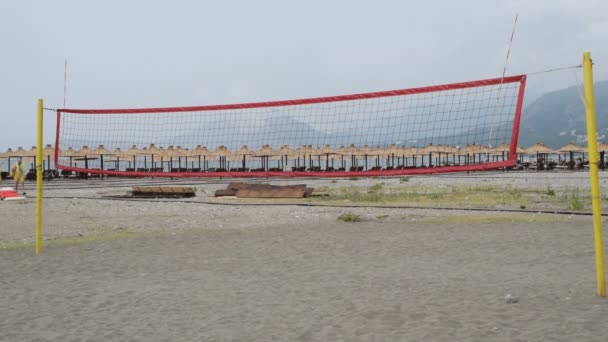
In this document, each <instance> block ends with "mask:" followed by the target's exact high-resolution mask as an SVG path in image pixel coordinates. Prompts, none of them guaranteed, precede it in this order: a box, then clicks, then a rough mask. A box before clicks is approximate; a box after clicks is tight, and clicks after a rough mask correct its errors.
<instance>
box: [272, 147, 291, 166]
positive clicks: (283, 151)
mask: <svg viewBox="0 0 608 342" xmlns="http://www.w3.org/2000/svg"><path fill="white" fill-rule="evenodd" d="M293 153H294V151H293V149H292V148H291V147H289V145H282V146H281V147H279V149H278V150H277V151H276V154H277V155H278V156H280V157H281V168H282V169H283V171H285V169H286V168H287V167H288V165H289V157H290V156H291V155H292V154H293Z"/></svg>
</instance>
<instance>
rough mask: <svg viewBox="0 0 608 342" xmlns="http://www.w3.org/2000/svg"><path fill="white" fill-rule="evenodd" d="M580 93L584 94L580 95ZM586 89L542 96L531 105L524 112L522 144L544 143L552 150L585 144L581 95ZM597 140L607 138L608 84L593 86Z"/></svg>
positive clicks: (585, 133)
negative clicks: (573, 143) (571, 144)
mask: <svg viewBox="0 0 608 342" xmlns="http://www.w3.org/2000/svg"><path fill="white" fill-rule="evenodd" d="M579 91H580V92H581V94H579ZM582 92H583V87H582V86H580V89H579V87H576V86H574V87H570V88H566V89H562V90H557V91H553V92H550V93H547V94H544V95H542V96H541V97H539V98H538V99H537V100H536V101H534V102H532V103H531V104H530V105H528V106H527V107H526V108H525V109H524V111H523V113H522V120H521V126H520V134H519V145H520V146H530V145H532V144H535V143H537V142H542V143H545V144H547V145H549V146H550V147H552V148H558V147H561V146H563V145H566V144H567V143H568V142H571V141H572V142H575V143H577V144H584V143H586V139H587V126H586V119H585V107H584V105H583V102H582V99H581V96H584V95H583V94H582ZM594 92H595V110H596V119H597V133H598V141H600V142H603V141H606V137H607V136H608V81H603V82H598V83H596V84H595V86H594Z"/></svg>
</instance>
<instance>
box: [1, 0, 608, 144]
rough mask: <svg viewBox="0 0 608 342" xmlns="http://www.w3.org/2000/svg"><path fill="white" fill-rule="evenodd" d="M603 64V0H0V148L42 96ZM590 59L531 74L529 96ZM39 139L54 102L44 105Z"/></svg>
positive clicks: (358, 87)
mask: <svg viewBox="0 0 608 342" xmlns="http://www.w3.org/2000/svg"><path fill="white" fill-rule="evenodd" d="M516 12H519V22H518V26H517V30H516V34H515V41H514V43H513V47H512V51H511V58H510V63H509V67H508V72H507V73H508V74H519V73H529V72H535V71H540V70H545V69H551V68H557V67H565V66H571V65H577V64H580V63H581V59H582V53H583V52H584V51H591V53H592V57H593V59H594V62H595V63H596V65H595V79H596V80H605V79H606V78H608V77H607V75H606V73H607V72H608V68H607V67H606V65H607V64H608V62H607V61H608V44H607V42H608V2H606V1H599V0H597V1H592V0H591V1H574V0H571V1H565V0H535V1H532V0H527V1H525V0H521V1H487V0H470V1H469V0H462V1H447V0H445V1H432V0H427V1H404V0H399V1H398V0H393V1H389V0H367V1H362V0H339V1H338V0H336V1H332V0H307V1H288V0H256V1H253V0H249V1H245V0H241V1H229V0H225V1H203V0H199V1H194V0H191V1H179V0H175V1H152V0H128V1H127V0H103V1H92V0H91V1H82V0H72V1H67V0H63V1H62V0H54V1H48V0H46V1H26V0H23V1H3V2H2V3H1V4H0V42H2V53H1V54H0V61H1V63H0V90H1V91H0V100H1V105H0V150H1V151H4V150H6V149H7V148H8V147H12V148H16V147H17V146H23V147H25V148H26V149H28V148H30V147H31V146H32V145H34V144H35V142H36V139H35V132H36V100H37V99H38V98H40V97H42V98H44V100H45V106H46V107H50V108H60V107H63V89H64V60H65V59H67V60H68V87H67V88H68V91H67V107H69V108H117V107H151V106H189V105H203V104H219V103H230V102H250V101H262V100H279V99H287V98H301V97H313V96H328V95H337V94H345V93H352V92H366V91H375V90H388V89H393V88H408V87H415V86H424V85H432V84H438V83H447V82H459V81H467V80H474V79H481V78H490V77H498V76H500V74H501V73H502V69H503V67H504V62H505V55H506V51H507V46H508V40H509V36H510V34H511V29H512V25H513V19H514V16H515V13H516ZM581 75H582V73H581V72H579V73H578V75H576V74H575V73H574V72H572V71H562V72H557V73H551V74H544V75H539V76H531V77H530V79H529V87H528V90H529V91H528V93H527V96H529V98H531V97H534V96H537V95H538V94H540V93H542V92H544V91H548V90H553V89H556V88H561V87H565V86H570V85H573V84H574V83H575V82H576V81H577V79H578V81H582V76H581ZM45 120H46V121H45V139H44V140H45V143H51V142H53V141H54V134H55V128H54V125H55V117H54V113H51V112H46V113H45Z"/></svg>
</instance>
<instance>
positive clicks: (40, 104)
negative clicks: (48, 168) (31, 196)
mask: <svg viewBox="0 0 608 342" xmlns="http://www.w3.org/2000/svg"><path fill="white" fill-rule="evenodd" d="M43 110H44V106H43V101H42V99H38V134H37V136H38V142H37V146H36V254H40V252H41V251H42V148H43V146H42V134H43V133H42V132H43V129H42V127H43V125H42V117H43V115H42V111H43Z"/></svg>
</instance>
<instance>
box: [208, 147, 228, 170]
mask: <svg viewBox="0 0 608 342" xmlns="http://www.w3.org/2000/svg"><path fill="white" fill-rule="evenodd" d="M230 155H231V152H230V150H229V149H228V148H227V147H226V146H224V145H220V146H218V148H216V149H215V150H214V151H213V153H212V156H213V157H215V158H218V160H219V168H220V169H222V170H226V169H227V168H228V163H227V160H226V159H227V158H228V157H229V156H230Z"/></svg>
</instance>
